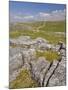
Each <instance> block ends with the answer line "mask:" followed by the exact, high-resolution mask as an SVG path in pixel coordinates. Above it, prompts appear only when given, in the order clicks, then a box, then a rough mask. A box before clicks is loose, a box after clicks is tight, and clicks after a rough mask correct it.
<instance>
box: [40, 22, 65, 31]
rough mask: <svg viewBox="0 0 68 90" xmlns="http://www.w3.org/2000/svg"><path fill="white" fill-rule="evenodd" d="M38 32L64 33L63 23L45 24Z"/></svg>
mask: <svg viewBox="0 0 68 90" xmlns="http://www.w3.org/2000/svg"><path fill="white" fill-rule="evenodd" d="M40 30H43V31H52V32H65V22H64V21H59V22H45V25H44V26H43V27H42V28H40Z"/></svg>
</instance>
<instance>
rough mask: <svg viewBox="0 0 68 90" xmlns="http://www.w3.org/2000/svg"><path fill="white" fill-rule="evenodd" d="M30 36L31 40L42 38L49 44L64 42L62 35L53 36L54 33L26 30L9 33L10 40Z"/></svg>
mask: <svg viewBox="0 0 68 90" xmlns="http://www.w3.org/2000/svg"><path fill="white" fill-rule="evenodd" d="M21 35H23V36H30V37H31V38H32V39H36V38H37V37H42V38H44V39H46V40H48V41H49V42H50V43H54V44H56V43H58V42H59V41H62V42H65V36H64V35H59V36H58V35H55V34H54V33H50V32H42V31H40V32H33V31H28V30H26V31H25V30H22V31H12V32H10V37H11V38H17V37H19V36H21Z"/></svg>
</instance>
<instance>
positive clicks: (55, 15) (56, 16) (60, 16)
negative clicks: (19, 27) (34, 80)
mask: <svg viewBox="0 0 68 90" xmlns="http://www.w3.org/2000/svg"><path fill="white" fill-rule="evenodd" d="M65 16H66V10H65V9H64V10H54V11H51V12H39V13H36V14H35V15H33V14H30V15H23V14H22V13H20V14H17V15H16V14H10V20H11V21H12V20H13V21H42V20H44V21H60V20H65Z"/></svg>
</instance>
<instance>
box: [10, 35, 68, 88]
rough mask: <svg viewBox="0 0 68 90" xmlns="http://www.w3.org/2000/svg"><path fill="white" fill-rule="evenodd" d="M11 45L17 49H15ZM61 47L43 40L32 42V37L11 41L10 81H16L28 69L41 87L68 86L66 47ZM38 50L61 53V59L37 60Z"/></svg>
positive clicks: (38, 39)
mask: <svg viewBox="0 0 68 90" xmlns="http://www.w3.org/2000/svg"><path fill="white" fill-rule="evenodd" d="M11 45H16V47H14V48H13V47H11ZM28 45H29V47H28ZM21 46H23V47H21ZM60 47H61V46H60V44H59V45H56V46H54V45H52V44H49V43H48V41H46V40H44V39H42V38H37V39H35V40H32V39H31V38H30V37H26V36H25V37H24V36H22V37H19V38H18V39H12V40H10V48H9V55H10V60H9V81H10V82H11V81H13V80H15V79H16V77H17V76H18V75H19V73H20V71H21V70H23V69H28V70H30V72H31V76H32V78H33V79H34V80H36V81H37V83H39V86H40V87H46V86H47V87H50V86H64V85H66V55H65V54H66V53H65V52H66V49H65V45H63V47H62V48H61V49H60ZM37 49H38V50H42V51H44V50H48V49H49V50H50V49H52V50H53V51H57V52H59V54H60V55H61V58H60V60H53V62H49V61H48V60H46V58H44V57H39V58H36V50H37Z"/></svg>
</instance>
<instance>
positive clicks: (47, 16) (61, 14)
mask: <svg viewBox="0 0 68 90" xmlns="http://www.w3.org/2000/svg"><path fill="white" fill-rule="evenodd" d="M65 15H66V10H65V9H64V10H55V11H52V12H48V13H46V12H39V14H38V18H39V19H41V20H45V21H57V20H65Z"/></svg>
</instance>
